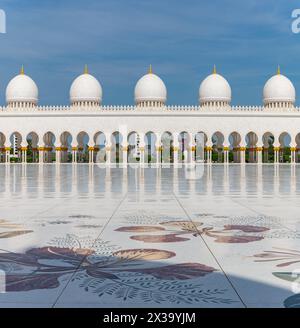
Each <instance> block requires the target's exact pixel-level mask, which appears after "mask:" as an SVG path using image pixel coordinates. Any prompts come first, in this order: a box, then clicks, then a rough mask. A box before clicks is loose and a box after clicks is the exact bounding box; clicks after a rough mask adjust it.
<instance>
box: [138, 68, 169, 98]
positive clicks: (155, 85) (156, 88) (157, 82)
mask: <svg viewBox="0 0 300 328" xmlns="http://www.w3.org/2000/svg"><path fill="white" fill-rule="evenodd" d="M134 98H135V102H136V104H140V103H145V102H156V103H162V104H164V103H165V102H166V101H167V88H166V86H165V84H164V82H163V80H162V79H161V78H160V77H159V76H157V75H155V74H153V73H152V69H151V66H150V69H149V73H148V74H146V75H144V76H143V77H141V78H140V79H139V80H138V82H137V84H136V86H135V90H134Z"/></svg>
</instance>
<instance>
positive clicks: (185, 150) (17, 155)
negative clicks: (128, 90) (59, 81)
mask: <svg viewBox="0 0 300 328" xmlns="http://www.w3.org/2000/svg"><path fill="white" fill-rule="evenodd" d="M102 97H103V91H102V87H101V84H100V83H99V81H98V80H97V79H96V78H95V77H94V76H92V75H91V74H89V72H88V69H87V67H86V68H85V71H84V73H83V74H82V75H80V76H79V77H77V78H76V79H75V80H74V82H73V83H72V85H71V88H70V106H58V107H57V106H39V105H38V87H37V85H36V83H35V82H34V81H33V80H32V79H31V78H30V77H29V76H27V75H25V73H24V69H23V68H22V69H21V72H20V74H19V75H17V76H16V77H14V78H13V79H12V80H11V81H10V82H9V84H8V86H7V88H6V106H3V107H0V160H1V162H2V163H9V162H21V163H26V162H30V163H31V162H33V163H51V162H56V163H66V162H72V163H78V162H79V163H80V162H88V163H95V162H99V163H106V164H108V163H115V162H118V163H128V162H131V161H132V160H137V161H138V162H139V163H155V164H159V163H186V162H189V163H193V162H197V161H203V160H204V161H205V162H206V163H212V162H222V163H229V162H234V163H245V162H249V163H269V162H272V163H273V162H274V163H279V162H288V163H296V162H298V160H299V156H298V155H300V154H299V151H300V111H299V108H297V107H296V106H295V99H296V92H295V88H294V86H293V84H292V82H291V81H290V80H289V79H288V78H287V77H286V76H284V75H282V74H281V73H280V70H279V69H278V72H277V74H276V75H274V76H272V77H271V78H270V79H269V80H268V81H267V82H266V84H265V86H264V89H263V105H262V106H259V107H258V106H255V107H253V106H252V107H251V106H245V107H244V106H235V107H234V106H231V87H230V85H229V83H228V82H227V80H226V79H225V78H224V77H223V76H221V75H220V74H218V73H217V72H216V69H215V68H214V71H213V73H212V74H211V75H209V76H208V77H206V78H205V79H204V80H203V81H202V83H201V84H200V87H199V105H197V106H174V105H167V88H166V86H165V84H164V82H163V81H162V79H161V78H160V77H159V76H157V75H156V74H154V73H153V72H152V69H151V67H150V69H149V72H148V73H147V74H146V75H144V76H143V77H142V78H141V79H140V80H139V81H138V82H137V84H136V86H135V90H134V100H135V105H133V106H114V105H111V106H103V105H102ZM201 141H204V143H203V142H201ZM203 149H204V157H203Z"/></svg>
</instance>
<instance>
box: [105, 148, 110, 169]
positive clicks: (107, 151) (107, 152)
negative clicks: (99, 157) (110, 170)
mask: <svg viewBox="0 0 300 328" xmlns="http://www.w3.org/2000/svg"><path fill="white" fill-rule="evenodd" d="M105 151H106V164H108V165H110V164H111V144H107V145H106V147H105Z"/></svg>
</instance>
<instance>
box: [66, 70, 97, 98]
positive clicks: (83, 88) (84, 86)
mask: <svg viewBox="0 0 300 328" xmlns="http://www.w3.org/2000/svg"><path fill="white" fill-rule="evenodd" d="M70 101H71V103H72V104H74V103H80V102H92V103H98V104H100V103H101V102H102V87H101V84H100V83H99V81H98V80H97V79H96V78H95V77H94V76H92V75H90V74H89V73H88V70H87V67H86V68H85V72H84V74H82V75H80V76H78V77H77V78H76V79H75V80H74V82H73V83H72V85H71V88H70Z"/></svg>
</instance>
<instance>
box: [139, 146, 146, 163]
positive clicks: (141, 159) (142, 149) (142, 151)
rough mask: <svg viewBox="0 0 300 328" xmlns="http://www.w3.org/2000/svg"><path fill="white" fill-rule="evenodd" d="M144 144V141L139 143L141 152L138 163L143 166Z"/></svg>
mask: <svg viewBox="0 0 300 328" xmlns="http://www.w3.org/2000/svg"><path fill="white" fill-rule="evenodd" d="M145 146H146V145H145V144H144V143H141V146H140V152H141V158H140V164H141V166H144V164H145Z"/></svg>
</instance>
